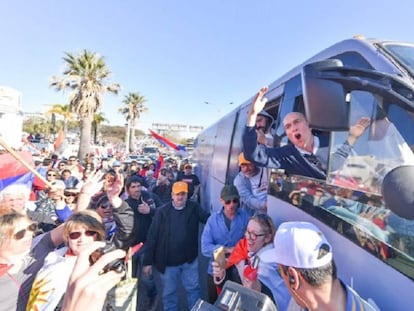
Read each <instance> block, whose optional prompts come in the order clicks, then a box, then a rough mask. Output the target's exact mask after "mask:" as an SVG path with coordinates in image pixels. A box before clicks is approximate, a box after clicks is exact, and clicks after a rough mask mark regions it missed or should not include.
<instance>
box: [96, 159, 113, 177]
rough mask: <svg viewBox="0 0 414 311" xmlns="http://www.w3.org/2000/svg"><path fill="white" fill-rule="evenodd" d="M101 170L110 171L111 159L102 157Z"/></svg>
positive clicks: (103, 171) (99, 167)
mask: <svg viewBox="0 0 414 311" xmlns="http://www.w3.org/2000/svg"><path fill="white" fill-rule="evenodd" d="M97 169H98V170H99V171H101V172H102V173H104V174H105V173H106V172H107V171H109V169H110V166H109V161H108V159H107V158H102V159H101V163H100V164H99V166H98V168H97Z"/></svg>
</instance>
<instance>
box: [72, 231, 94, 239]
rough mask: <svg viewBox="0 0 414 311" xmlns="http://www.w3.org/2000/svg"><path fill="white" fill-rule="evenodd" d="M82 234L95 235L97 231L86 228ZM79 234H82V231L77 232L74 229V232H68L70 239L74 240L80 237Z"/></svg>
mask: <svg viewBox="0 0 414 311" xmlns="http://www.w3.org/2000/svg"><path fill="white" fill-rule="evenodd" d="M83 234H84V235H85V236H95V235H97V234H98V233H97V232H96V231H92V230H86V231H85V232H84V233H83ZM81 235H82V232H79V231H74V232H71V233H69V238H70V239H71V240H76V239H79V237H80V236H81Z"/></svg>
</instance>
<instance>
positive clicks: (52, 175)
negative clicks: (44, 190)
mask: <svg viewBox="0 0 414 311" xmlns="http://www.w3.org/2000/svg"><path fill="white" fill-rule="evenodd" d="M47 176H48V177H56V176H57V175H56V174H47Z"/></svg>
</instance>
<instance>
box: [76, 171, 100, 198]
mask: <svg viewBox="0 0 414 311" xmlns="http://www.w3.org/2000/svg"><path fill="white" fill-rule="evenodd" d="M102 177H103V173H102V172H101V171H97V172H95V173H93V174H91V175H89V176H88V178H87V179H86V181H85V183H84V184H83V186H82V188H81V191H80V193H81V194H89V195H91V196H92V195H94V194H95V193H97V192H99V191H100V190H101V189H102V186H103V181H102Z"/></svg>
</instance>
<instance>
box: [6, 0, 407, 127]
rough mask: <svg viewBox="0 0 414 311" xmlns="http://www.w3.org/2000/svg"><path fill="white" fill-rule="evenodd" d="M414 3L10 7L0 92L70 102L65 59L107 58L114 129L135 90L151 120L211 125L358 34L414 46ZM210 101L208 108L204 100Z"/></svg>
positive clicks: (215, 1)
mask: <svg viewBox="0 0 414 311" xmlns="http://www.w3.org/2000/svg"><path fill="white" fill-rule="evenodd" d="M412 12H413V4H412V2H411V1H408V0H406V1H382V0H376V1H373V0H348V1H332V0H331V1H328V0H326V1H323V0H312V1H304V0H290V1H282V0H257V1H252V0H204V1H203V0H192V1H191V0H187V1H184V0H170V1H168V0H165V1H159V0H152V1H143V0H118V1H107V0H72V1H56V0H39V1H30V0H29V1H27V0H9V1H7V0H3V1H2V2H1V4H0V29H1V49H0V59H1V61H0V85H4V86H9V87H13V88H15V89H17V90H18V91H20V92H22V94H23V108H24V110H25V111H27V112H37V111H39V112H40V111H43V110H44V109H45V105H53V104H57V103H59V104H66V103H67V96H68V94H60V93H57V92H55V91H54V90H52V89H50V88H49V87H48V80H49V78H50V77H51V76H53V75H61V73H62V69H63V61H62V56H63V52H64V51H68V52H72V53H78V52H79V51H81V50H82V49H88V50H90V51H93V52H98V53H100V54H101V55H102V56H104V57H105V59H106V62H107V66H108V67H109V69H110V70H111V71H112V73H113V75H112V76H111V79H110V81H111V82H118V83H120V84H121V86H122V91H121V93H120V95H119V96H114V95H107V96H105V103H104V107H103V112H104V113H105V116H106V117H107V118H108V119H109V120H110V124H112V125H123V124H124V123H125V121H124V119H123V117H122V115H120V114H119V113H118V112H117V109H118V107H119V106H120V105H121V101H122V99H123V98H124V96H125V95H126V94H127V93H128V92H140V93H141V94H142V95H144V96H145V98H146V99H147V103H146V105H147V106H148V107H149V109H150V112H148V113H146V114H145V115H143V117H142V119H141V121H140V122H141V128H149V127H151V123H152V122H162V123H164V122H165V123H183V124H191V125H196V124H200V125H203V126H207V125H209V124H211V123H213V122H214V121H215V120H216V119H217V117H218V116H222V115H224V114H225V113H226V112H228V111H230V110H232V109H233V108H234V106H232V105H229V103H230V102H234V103H235V104H240V103H242V102H244V101H245V100H246V99H248V98H249V97H251V96H252V95H253V94H254V93H255V92H256V91H257V90H258V89H259V88H260V87H261V86H262V85H265V84H269V83H271V82H272V81H274V80H276V79H277V78H278V77H279V76H281V75H282V74H284V73H285V72H286V71H288V70H289V69H291V68H292V67H294V66H296V65H298V64H300V63H302V62H303V61H305V60H306V59H308V58H309V57H311V56H312V55H314V54H315V53H317V52H319V51H320V50H322V49H324V48H326V47H328V46H329V45H331V44H334V43H336V42H338V41H341V40H343V39H348V38H350V37H352V36H353V35H355V34H362V35H364V36H366V37H377V38H384V39H394V40H402V41H408V42H414V32H413V30H412V29H413V27H412V25H413V15H412ZM206 101H207V102H210V103H211V104H210V105H206V104H205V103H204V102H206Z"/></svg>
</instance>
